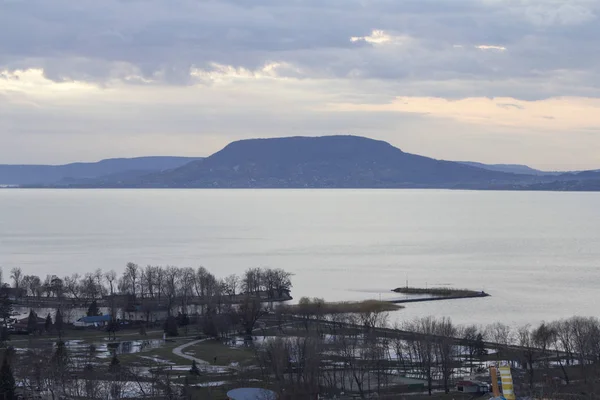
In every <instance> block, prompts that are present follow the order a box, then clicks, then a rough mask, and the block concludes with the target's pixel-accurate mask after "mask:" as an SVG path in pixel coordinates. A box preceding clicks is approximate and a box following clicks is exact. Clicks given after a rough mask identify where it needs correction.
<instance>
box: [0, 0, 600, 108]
mask: <svg viewBox="0 0 600 400" xmlns="http://www.w3.org/2000/svg"><path fill="white" fill-rule="evenodd" d="M599 12H600V4H599V3H598V2H593V1H585V0H571V1H568V0H561V1H552V0H536V1H527V0H522V1H518V2H517V1H511V0H483V1H475V0H457V1H446V0H418V1H417V0H406V1H393V0H370V1H369V0H319V1H316V0H294V1H286V2H281V1H276V0H258V1H253V2H247V1H243V0H221V1H213V0H202V1H197V0H173V1H169V2H165V1H157V0H150V1H148V0H144V1H130V0H127V1H125V0H123V1H118V0H104V1H101V2H91V1H90V2H72V1H69V0H55V1H52V2H48V1H45V0H28V1H4V2H2V3H0V36H2V37H4V38H10V40H3V41H0V66H1V67H3V68H8V69H16V68H27V67H41V68H44V71H45V73H46V75H47V76H48V77H49V78H51V79H53V80H56V81H61V80H65V79H67V80H68V79H78V80H86V81H95V82H105V81H107V80H109V79H114V78H122V77H124V76H126V75H131V74H132V72H134V73H135V74H139V75H141V76H142V77H144V78H147V79H150V78H154V79H156V78H157V77H159V79H160V80H162V81H164V82H166V83H170V84H189V83H191V82H192V80H191V78H190V74H189V71H190V68H191V67H192V66H195V67H197V68H203V69H210V68H211V63H219V64H225V65H232V66H235V67H244V68H247V69H250V70H255V69H257V68H260V67H261V66H262V65H264V64H265V63H268V62H272V61H279V62H288V63H290V64H292V65H294V66H295V67H297V70H299V71H300V76H303V77H306V78H351V79H382V80H395V81H402V82H404V83H408V84H410V85H411V87H412V88H413V90H414V89H415V88H416V84H417V83H419V82H423V83H424V84H423V85H422V88H421V90H420V91H418V92H419V94H421V95H428V94H436V93H434V92H430V91H429V90H430V89H428V87H429V85H428V84H427V82H429V81H441V82H446V81H447V82H453V81H455V80H457V79H458V80H462V81H465V82H466V83H467V85H466V86H464V87H461V88H454V89H452V90H450V89H446V90H445V91H446V92H447V93H446V95H447V96H456V97H462V96H469V95H470V92H471V91H472V90H473V84H476V85H477V86H478V87H479V88H480V89H479V90H475V91H481V87H485V88H486V89H485V90H486V95H488V96H494V95H497V94H495V92H494V91H495V90H496V85H495V84H494V81H504V82H506V83H508V84H510V85H509V86H506V85H504V86H503V90H502V94H503V95H504V94H510V95H513V96H515V97H522V98H543V97H546V96H553V95H565V94H568V95H590V93H591V94H592V95H593V96H598V95H600V75H599V74H600V72H596V71H600V69H599V68H598V67H600V56H599V55H597V54H595V53H594V52H593V51H592V49H593V48H595V47H596V46H597V45H598V40H600V39H598V38H600V24H599V23H598V21H597V15H598V13H599ZM374 29H380V30H383V31H385V32H386V33H387V34H389V35H392V36H398V37H404V38H407V41H406V42H405V43H403V44H382V45H377V44H372V43H367V42H364V41H362V42H354V43H352V42H351V41H350V38H351V37H360V36H368V35H370V33H371V32H372V31H373V30H374ZM457 45H458V46H460V47H457ZM480 45H487V46H503V47H505V48H506V51H502V52H495V51H493V50H481V49H477V48H476V47H475V46H480ZM1 67H0V68H1ZM565 71H573V72H574V73H575V72H576V73H577V74H580V75H581V76H584V75H585V78H586V80H585V81H579V82H570V84H569V85H568V87H557V88H555V89H548V88H547V87H541V88H538V90H532V91H529V92H528V93H527V94H523V93H521V92H522V91H521V90H520V87H521V83H522V81H524V80H534V81H535V80H545V79H549V78H554V77H555V76H556V75H557V74H561V75H564V74H565ZM511 80H512V81H514V82H509V81H511ZM519 81H521V82H519ZM469 82H470V84H469ZM590 87H591V88H592V89H593V90H590ZM451 92H452V93H451Z"/></svg>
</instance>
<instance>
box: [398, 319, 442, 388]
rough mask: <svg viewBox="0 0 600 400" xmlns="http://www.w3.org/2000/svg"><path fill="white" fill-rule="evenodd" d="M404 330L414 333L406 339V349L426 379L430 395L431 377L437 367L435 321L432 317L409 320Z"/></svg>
mask: <svg viewBox="0 0 600 400" xmlns="http://www.w3.org/2000/svg"><path fill="white" fill-rule="evenodd" d="M405 330H407V331H409V332H413V333H414V335H413V336H412V337H410V338H409V339H408V344H409V346H408V349H409V351H410V352H411V353H412V358H413V360H414V361H415V362H416V366H417V368H418V370H419V371H420V372H421V374H422V375H423V377H424V378H425V380H426V381H427V391H428V392H429V394H430V395H431V393H432V390H433V377H434V375H435V372H436V371H435V370H436V367H437V360H436V351H435V350H436V347H435V338H434V335H435V333H436V321H435V319H434V318H433V317H423V318H420V319H416V320H414V321H412V322H409V323H407V324H406V326H405Z"/></svg>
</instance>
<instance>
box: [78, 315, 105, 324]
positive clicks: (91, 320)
mask: <svg viewBox="0 0 600 400" xmlns="http://www.w3.org/2000/svg"><path fill="white" fill-rule="evenodd" d="M110 319H111V317H110V315H98V316H93V317H82V318H79V319H78V320H77V321H75V322H74V323H73V325H74V326H79V327H87V326H105V325H106V324H108V323H109V322H110Z"/></svg>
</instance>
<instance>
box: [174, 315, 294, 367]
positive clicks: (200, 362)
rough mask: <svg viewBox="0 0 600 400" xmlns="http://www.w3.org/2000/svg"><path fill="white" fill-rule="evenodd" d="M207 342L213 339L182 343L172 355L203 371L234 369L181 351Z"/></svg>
mask: <svg viewBox="0 0 600 400" xmlns="http://www.w3.org/2000/svg"><path fill="white" fill-rule="evenodd" d="M296 323H297V322H289V323H286V324H283V325H281V327H282V328H283V327H286V326H289V325H294V324H296ZM261 329H264V328H263V327H259V328H255V329H254V330H253V331H252V332H256V331H259V330H261ZM209 340H213V338H205V339H199V340H193V341H191V342H188V343H184V344H182V345H181V346H178V347H175V348H174V349H173V354H175V355H176V356H179V357H182V358H185V359H186V360H190V361H196V364H198V368H201V369H204V370H223V368H234V367H233V366H229V367H223V366H217V365H211V364H210V362H208V361H206V360H201V359H199V358H196V357H194V356H190V355H189V354H185V353H184V352H183V350H185V349H187V348H188V347H191V346H194V345H196V344H198V343H202V342H206V341H209Z"/></svg>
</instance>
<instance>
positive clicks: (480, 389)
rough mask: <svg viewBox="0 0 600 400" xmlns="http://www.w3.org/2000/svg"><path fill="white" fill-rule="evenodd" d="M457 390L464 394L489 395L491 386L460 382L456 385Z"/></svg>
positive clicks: (480, 383)
mask: <svg viewBox="0 0 600 400" xmlns="http://www.w3.org/2000/svg"><path fill="white" fill-rule="evenodd" d="M456 390H458V391H459V392H463V393H489V391H490V385H489V384H487V383H485V382H478V381H459V382H457V383H456Z"/></svg>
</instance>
